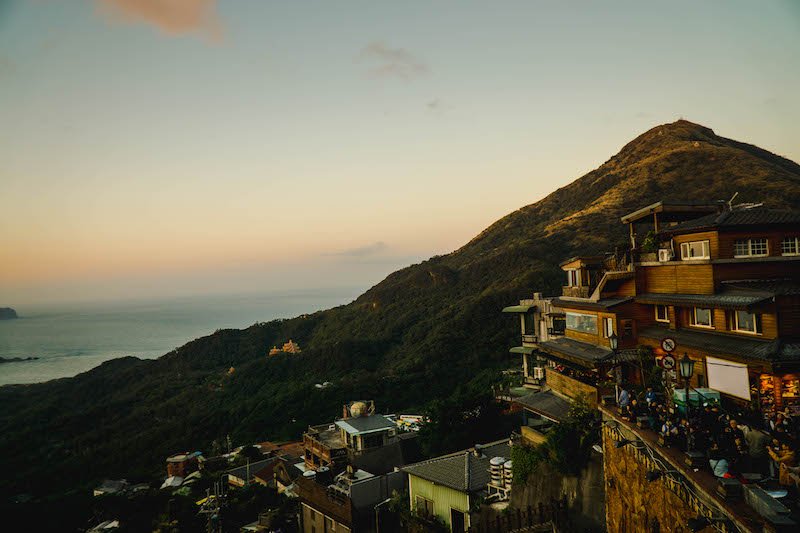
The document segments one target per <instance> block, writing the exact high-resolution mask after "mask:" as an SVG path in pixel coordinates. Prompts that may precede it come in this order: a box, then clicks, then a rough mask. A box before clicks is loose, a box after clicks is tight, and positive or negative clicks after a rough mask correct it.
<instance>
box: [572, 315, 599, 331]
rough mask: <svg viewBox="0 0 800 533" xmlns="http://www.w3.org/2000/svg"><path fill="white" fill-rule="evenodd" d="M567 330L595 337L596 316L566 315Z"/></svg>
mask: <svg viewBox="0 0 800 533" xmlns="http://www.w3.org/2000/svg"><path fill="white" fill-rule="evenodd" d="M567 329H571V330H573V331H580V332H581V333H594V334H595V335H597V316H596V315H587V314H584V313H569V312H568V313H567Z"/></svg>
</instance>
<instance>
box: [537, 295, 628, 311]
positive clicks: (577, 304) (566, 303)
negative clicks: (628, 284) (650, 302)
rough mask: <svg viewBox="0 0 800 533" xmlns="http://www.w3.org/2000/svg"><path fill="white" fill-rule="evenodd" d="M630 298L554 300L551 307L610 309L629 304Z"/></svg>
mask: <svg viewBox="0 0 800 533" xmlns="http://www.w3.org/2000/svg"><path fill="white" fill-rule="evenodd" d="M631 300H633V298H632V297H630V296H626V297H624V298H604V299H602V300H596V301H593V300H586V299H583V298H580V299H578V298H576V299H574V300H572V299H569V298H555V299H554V300H553V307H559V308H561V309H598V310H603V309H610V308H612V307H615V306H617V305H620V304H624V303H626V302H630V301H631Z"/></svg>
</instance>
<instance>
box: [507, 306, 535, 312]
mask: <svg viewBox="0 0 800 533" xmlns="http://www.w3.org/2000/svg"><path fill="white" fill-rule="evenodd" d="M531 309H536V306H535V305H510V306H508V307H504V308H503V312H504V313H527V312H528V311H530V310H531Z"/></svg>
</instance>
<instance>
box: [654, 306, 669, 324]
mask: <svg viewBox="0 0 800 533" xmlns="http://www.w3.org/2000/svg"><path fill="white" fill-rule="evenodd" d="M656 321H657V322H669V312H668V311H667V306H666V305H657V306H656Z"/></svg>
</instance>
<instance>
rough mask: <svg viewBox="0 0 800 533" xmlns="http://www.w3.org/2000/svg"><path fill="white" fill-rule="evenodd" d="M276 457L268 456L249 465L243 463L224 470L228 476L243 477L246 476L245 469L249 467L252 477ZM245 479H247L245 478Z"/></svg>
mask: <svg viewBox="0 0 800 533" xmlns="http://www.w3.org/2000/svg"><path fill="white" fill-rule="evenodd" d="M277 460H278V459H277V457H270V458H269V459H264V460H262V461H255V462H253V463H250V465H243V466H240V467H238V468H234V469H233V470H228V471H227V472H225V473H226V474H228V475H229V476H232V477H238V478H239V479H245V477H246V476H247V469H248V468H249V469H250V477H251V478H252V477H253V476H254V475H255V474H256V472H258V471H260V470H263V469H264V468H265V467H266V466H267V465H268V464H270V463H272V462H275V461H277ZM245 481H249V479H245Z"/></svg>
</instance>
